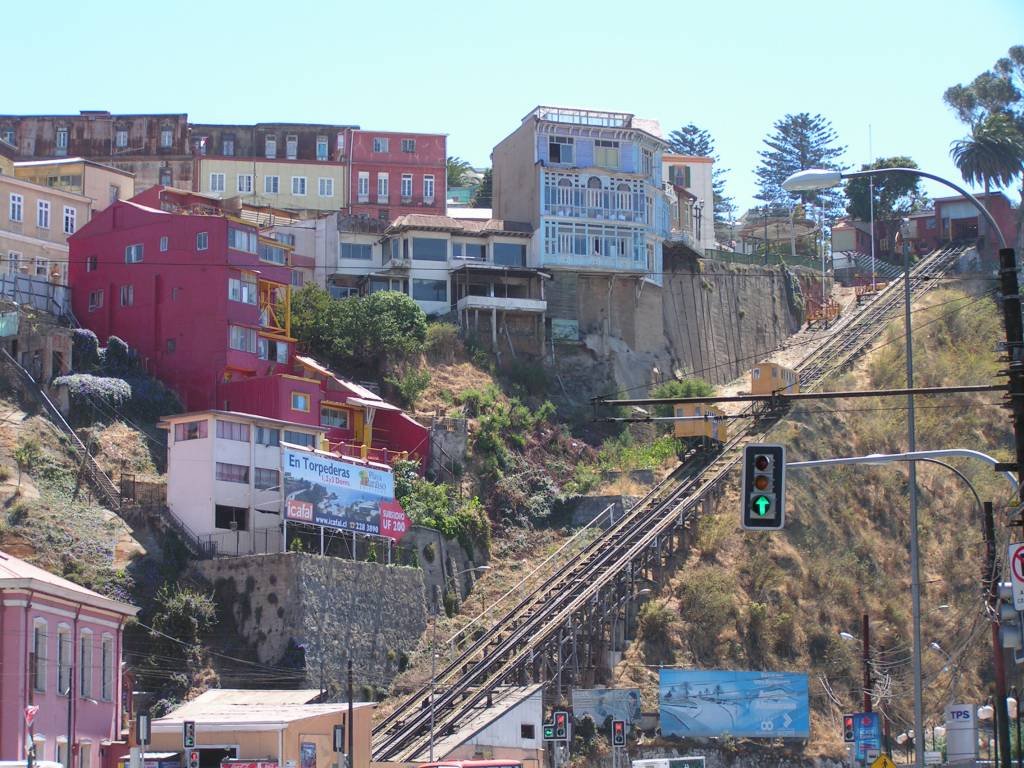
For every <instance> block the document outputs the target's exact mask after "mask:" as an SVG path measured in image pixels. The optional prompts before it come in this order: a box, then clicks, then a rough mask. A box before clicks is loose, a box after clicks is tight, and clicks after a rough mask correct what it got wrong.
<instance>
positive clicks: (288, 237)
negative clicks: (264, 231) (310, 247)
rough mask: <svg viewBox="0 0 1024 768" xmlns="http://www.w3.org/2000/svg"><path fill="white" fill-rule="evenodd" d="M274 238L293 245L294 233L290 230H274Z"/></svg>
mask: <svg viewBox="0 0 1024 768" xmlns="http://www.w3.org/2000/svg"><path fill="white" fill-rule="evenodd" d="M274 239H275V240H277V242H279V243H284V244H285V245H295V235H293V234H291V233H290V232H276V233H275V234H274Z"/></svg>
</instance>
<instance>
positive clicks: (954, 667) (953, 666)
mask: <svg viewBox="0 0 1024 768" xmlns="http://www.w3.org/2000/svg"><path fill="white" fill-rule="evenodd" d="M928 647H929V648H931V649H932V650H933V651H936V652H937V653H941V654H942V655H943V656H945V657H946V665H945V666H944V667H943V668H942V671H943V672H949V674H950V676H951V677H952V691H951V696H952V699H953V701H952V703H953V704H956V689H957V683H959V682H960V665H959V664H957V663H956V661H955V660H954V659H953V655H952V654H951V653H948V652H947V651H946V649H945V648H943V647H942V646H941V645H939V643H938V641H937V640H932V641H931V642H930V643H928Z"/></svg>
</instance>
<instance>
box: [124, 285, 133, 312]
mask: <svg viewBox="0 0 1024 768" xmlns="http://www.w3.org/2000/svg"><path fill="white" fill-rule="evenodd" d="M134 303H135V286H134V285H122V286H121V306H122V307H130V306H131V305H132V304H134Z"/></svg>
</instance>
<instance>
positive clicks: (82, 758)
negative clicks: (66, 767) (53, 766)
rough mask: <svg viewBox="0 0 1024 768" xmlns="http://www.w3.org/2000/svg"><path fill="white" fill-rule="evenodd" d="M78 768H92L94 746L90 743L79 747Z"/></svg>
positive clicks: (86, 742)
mask: <svg viewBox="0 0 1024 768" xmlns="http://www.w3.org/2000/svg"><path fill="white" fill-rule="evenodd" d="M82 698H86V697H84V696H83V697H82ZM78 768H92V744H91V743H90V742H88V741H84V740H83V741H82V742H81V743H80V744H79V745H78Z"/></svg>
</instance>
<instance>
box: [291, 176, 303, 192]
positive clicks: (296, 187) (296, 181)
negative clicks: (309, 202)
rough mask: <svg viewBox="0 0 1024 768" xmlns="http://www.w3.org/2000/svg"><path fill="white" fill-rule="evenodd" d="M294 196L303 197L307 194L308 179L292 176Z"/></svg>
mask: <svg viewBox="0 0 1024 768" xmlns="http://www.w3.org/2000/svg"><path fill="white" fill-rule="evenodd" d="M292 194H293V195H298V196H303V195H305V194H306V177H305V176H292Z"/></svg>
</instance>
